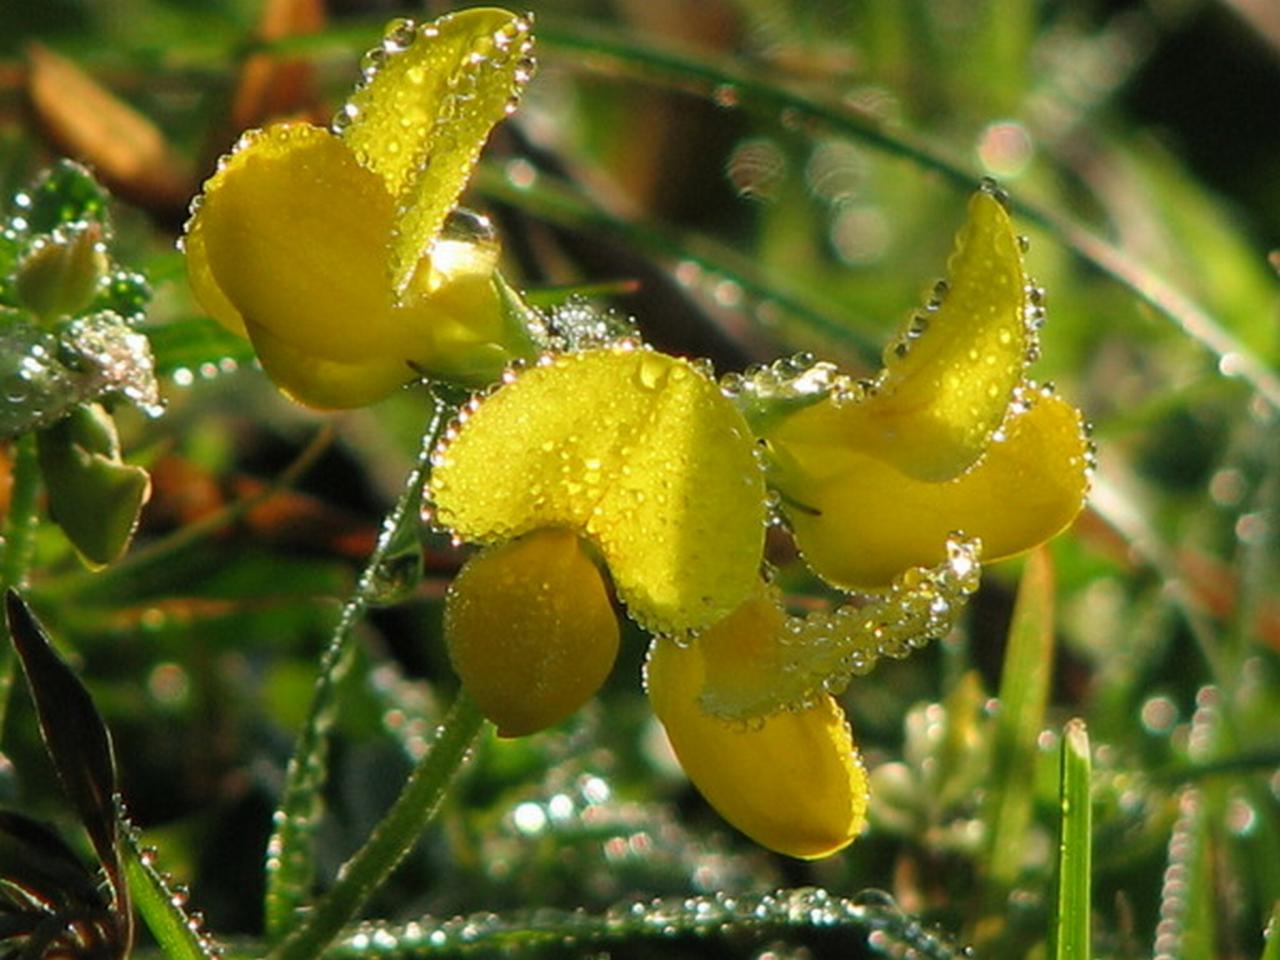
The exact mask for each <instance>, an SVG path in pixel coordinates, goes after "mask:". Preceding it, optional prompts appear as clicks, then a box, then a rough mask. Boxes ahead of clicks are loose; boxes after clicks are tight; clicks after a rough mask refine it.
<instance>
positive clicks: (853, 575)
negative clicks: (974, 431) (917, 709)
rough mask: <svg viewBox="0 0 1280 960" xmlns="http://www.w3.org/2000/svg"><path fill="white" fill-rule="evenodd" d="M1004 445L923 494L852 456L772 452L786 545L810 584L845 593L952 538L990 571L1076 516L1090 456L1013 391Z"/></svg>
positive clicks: (1046, 402)
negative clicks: (812, 576) (976, 547)
mask: <svg viewBox="0 0 1280 960" xmlns="http://www.w3.org/2000/svg"><path fill="white" fill-rule="evenodd" d="M1019 397H1020V398H1022V401H1021V402H1018V403H1015V404H1014V407H1013V411H1014V412H1013V413H1012V414H1011V415H1010V417H1009V419H1008V420H1007V421H1006V422H1005V424H1004V426H1003V428H1002V431H1003V434H1004V439H1003V440H999V441H998V442H993V443H991V444H990V446H989V447H988V449H987V453H986V456H985V457H984V458H983V459H982V460H980V461H979V462H978V464H977V465H976V466H975V467H973V469H971V470H970V471H969V472H967V473H965V474H963V475H961V476H959V477H957V478H956V479H954V480H949V481H945V482H942V483H928V482H925V481H921V480H918V479H915V478H913V477H911V476H908V475H906V474H904V473H902V472H900V471H898V470H897V469H895V468H894V467H893V466H891V465H890V464H888V463H886V462H885V461H883V460H880V459H878V458H876V457H874V456H871V455H868V454H865V453H863V452H861V451H858V450H854V449H847V448H843V447H834V448H833V447H832V446H831V445H823V444H814V445H810V444H785V445H782V444H780V445H778V446H776V447H775V448H774V453H775V455H776V461H777V463H778V471H777V476H776V480H777V485H778V487H779V488H780V489H781V490H782V492H783V496H784V507H785V509H786V512H787V518H788V520H789V521H790V523H791V527H792V530H793V532H794V534H795V539H796V543H797V544H798V546H799V547H800V551H801V553H802V554H803V555H804V558H805V559H806V560H807V561H808V563H809V565H810V566H811V567H812V568H813V569H814V571H815V572H817V573H818V574H819V575H820V576H822V577H823V578H825V579H826V580H828V581H829V582H831V583H833V584H836V585H837V586H841V587H844V588H846V589H858V588H866V587H878V586H883V585H884V584H887V583H889V581H890V580H891V579H892V578H893V577H894V576H895V575H896V574H898V573H899V572H901V571H903V570H905V569H907V568H908V567H913V566H932V565H934V564H937V563H941V562H942V561H943V560H944V559H945V549H944V546H943V545H944V542H945V540H946V538H947V536H948V534H950V533H951V532H953V531H957V530H959V531H963V532H964V533H965V534H967V535H969V536H973V537H978V538H979V539H981V541H982V553H983V557H984V559H985V560H988V561H990V560H997V559H1000V558H1001V557H1007V556H1010V555H1012V554H1015V553H1020V552H1022V551H1023V550H1028V549H1030V548H1031V547H1033V546H1035V545H1036V544H1038V543H1042V542H1044V541H1045V540H1047V539H1049V538H1050V537H1052V536H1053V535H1054V534H1056V533H1058V532H1059V531H1061V530H1062V529H1063V528H1065V527H1066V526H1067V525H1068V524H1069V523H1070V522H1071V521H1072V520H1073V519H1074V518H1075V516H1076V514H1077V513H1079V512H1080V508H1081V507H1082V506H1083V504H1084V496H1085V493H1086V491H1087V489H1088V484H1089V465H1090V458H1091V454H1090V446H1089V442H1088V439H1087V438H1086V436H1085V434H1084V424H1083V422H1082V419H1081V416H1080V412H1079V411H1078V410H1076V409H1075V408H1074V407H1072V406H1071V405H1070V404H1068V403H1066V402H1065V401H1063V400H1061V399H1059V398H1058V397H1056V396H1044V395H1041V394H1036V393H1032V392H1031V391H1030V390H1023V391H1021V392H1020V393H1019Z"/></svg>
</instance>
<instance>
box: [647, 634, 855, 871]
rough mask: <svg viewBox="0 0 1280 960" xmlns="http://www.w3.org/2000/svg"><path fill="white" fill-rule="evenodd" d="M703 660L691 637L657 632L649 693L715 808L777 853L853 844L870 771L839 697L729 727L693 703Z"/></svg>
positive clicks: (801, 853) (826, 850)
mask: <svg viewBox="0 0 1280 960" xmlns="http://www.w3.org/2000/svg"><path fill="white" fill-rule="evenodd" d="M708 668H709V664H707V663H706V662H705V660H704V655H703V652H702V651H701V649H700V648H699V646H698V644H697V643H694V644H693V645H692V646H691V647H689V648H687V649H682V648H680V647H678V646H676V645H675V644H674V643H672V642H671V641H670V640H661V639H660V640H657V641H655V642H654V645H653V647H652V648H651V649H650V652H649V661H648V664H647V671H646V677H647V683H648V689H649V698H650V700H651V701H652V702H653V709H654V712H655V713H656V714H657V715H658V719H659V720H661V721H662V724H663V726H664V727H665V728H666V731H667V736H668V738H669V739H670V740H671V745H672V747H673V748H674V750H675V752H676V756H677V757H678V758H679V759H680V763H681V765H682V766H683V767H684V769H685V772H686V773H687V774H688V775H689V779H690V780H692V781H693V783H694V785H695V786H697V788H698V789H699V790H700V791H701V792H702V794H703V796H705V797H706V798H707V800H708V802H709V803H710V804H711V805H712V806H713V807H715V808H716V810H717V811H718V812H719V813H720V815H721V816H723V817H724V818H725V819H726V820H728V821H729V822H730V823H732V824H733V825H734V826H735V827H737V828H738V829H739V830H741V831H742V832H743V833H745V834H746V835H747V836H749V837H751V838H752V839H753V840H755V841H756V842H757V843H760V844H763V845H764V846H766V847H769V848H770V849H773V850H777V851H778V852H779V853H785V854H788V855H789V856H793V857H799V858H802V859H815V858H818V857H825V856H828V855H829V854H832V853H835V852H836V851H838V850H840V849H842V848H843V847H845V846H847V845H848V844H849V843H851V842H852V841H853V839H854V838H855V837H856V836H857V835H858V834H859V833H860V832H861V831H862V828H863V827H864V825H865V823H866V808H867V778H866V772H865V770H864V769H863V767H862V763H861V760H860V759H859V757H858V752H857V749H856V748H855V747H854V745H853V739H852V736H851V734H850V732H849V725H848V723H847V722H846V720H845V717H844V713H843V711H841V709H840V707H839V706H838V705H837V704H836V702H835V700H834V699H833V698H831V697H829V696H824V697H823V698H822V699H821V700H820V701H819V703H818V704H817V705H816V706H813V707H810V708H809V709H806V710H802V711H798V712H795V713H783V714H778V715H776V716H772V717H769V718H767V719H766V720H764V721H763V723H762V724H761V725H760V726H758V727H754V728H748V727H746V726H745V725H732V724H729V723H727V722H725V721H723V720H720V719H718V718H715V717H711V716H708V715H707V714H705V713H703V711H702V709H701V708H700V707H699V705H698V693H699V691H700V690H701V689H702V686H703V682H704V679H705V675H706V670H707V669H708Z"/></svg>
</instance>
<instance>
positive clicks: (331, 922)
mask: <svg viewBox="0 0 1280 960" xmlns="http://www.w3.org/2000/svg"><path fill="white" fill-rule="evenodd" d="M483 725H484V716H483V715H482V714H481V713H480V709H479V707H477V706H476V704H475V701H473V700H472V699H471V698H470V697H469V696H467V694H466V692H465V691H463V692H461V693H459V694H458V699H457V700H455V701H454V704H453V707H452V709H451V710H450V711H449V714H448V716H446V717H445V719H444V723H443V724H442V725H441V726H440V729H439V731H438V734H437V737H436V740H435V742H434V743H433V744H432V746H431V750H430V751H428V753H427V754H426V756H424V757H423V758H422V762H421V763H419V764H418V767H417V768H416V769H415V770H414V771H413V773H412V774H411V775H410V776H409V779H408V780H407V781H406V782H405V785H404V788H403V789H402V790H401V791H400V796H399V797H397V798H396V802H395V803H394V804H393V805H392V807H391V809H390V810H389V811H388V812H387V815H386V817H384V818H383V820H382V822H381V823H379V824H378V826H377V827H376V828H374V831H373V833H372V834H370V836H369V839H368V841H366V843H365V845H364V846H363V847H361V848H360V849H359V850H358V851H357V852H356V853H355V855H354V856H352V857H351V859H350V860H348V861H347V862H346V863H344V864H343V865H342V868H341V869H340V870H339V871H338V878H337V880H336V881H335V883H334V885H333V886H332V887H331V888H330V889H329V891H328V892H327V893H326V894H325V895H324V896H323V897H322V898H321V899H320V901H319V902H318V903H316V905H315V908H314V909H313V910H312V911H311V912H310V913H309V914H308V915H307V919H306V921H305V922H303V924H302V925H301V926H299V927H298V928H297V929H296V930H294V931H293V932H292V933H291V934H290V935H289V936H288V937H286V938H285V940H284V941H283V942H282V943H281V944H280V945H279V946H278V947H277V948H276V949H275V950H273V951H272V952H271V953H269V954H268V955H267V960H314V958H315V957H318V956H320V954H321V953H322V952H323V951H324V950H325V949H326V948H327V947H328V946H329V944H330V943H331V942H333V940H334V938H335V937H337V935H338V934H339V933H340V932H341V930H342V928H343V927H344V926H345V925H346V924H347V923H348V922H349V921H350V920H351V918H352V917H354V916H355V913H356V911H357V910H359V909H360V906H361V905H362V904H363V903H364V902H365V901H366V900H367V899H368V898H369V895H370V894H372V893H373V892H374V891H375V890H376V889H377V888H378V887H379V886H380V885H381V884H382V882H383V881H384V880H386V878H387V877H388V876H389V875H390V874H391V871H392V870H394V869H395V867H396V865H397V864H399V863H400V861H401V860H403V859H404V857H405V854H407V853H408V852H409V851H410V850H411V849H412V848H413V845H414V844H415V843H416V842H417V841H418V838H419V837H420V836H421V834H422V831H423V829H424V828H425V827H426V825H427V824H428V823H429V822H430V821H431V818H432V817H433V816H435V813H436V811H437V810H438V809H439V807H440V801H441V800H442V799H443V798H444V795H445V791H446V790H447V789H448V786H449V784H450V783H451V782H452V780H453V776H454V774H455V773H457V771H458V768H459V767H461V766H462V762H463V760H464V759H466V756H467V753H468V751H469V750H470V749H471V745H472V743H474V742H475V738H476V736H477V734H479V732H480V730H481V728H482V727H483Z"/></svg>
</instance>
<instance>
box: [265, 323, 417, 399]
mask: <svg viewBox="0 0 1280 960" xmlns="http://www.w3.org/2000/svg"><path fill="white" fill-rule="evenodd" d="M247 333H248V336H249V340H250V341H251V342H252V343H253V349H254V352H255V353H256V354H257V355H258V360H259V361H260V362H261V363H262V369H263V370H265V371H266V372H267V376H269V377H270V378H271V379H272V380H273V381H274V382H275V384H276V386H277V387H279V388H280V390H282V391H283V392H284V393H285V395H286V396H288V397H289V398H290V399H291V400H295V401H297V402H298V403H301V404H304V405H306V406H308V407H315V408H316V409H319V410H344V409H350V408H353V407H363V406H365V405H367V404H370V403H376V402H377V401H379V400H381V399H383V398H384V397H386V396H388V395H389V394H391V393H392V392H394V391H395V390H396V389H397V388H399V387H401V386H403V385H404V383H405V382H406V380H408V379H409V375H407V374H406V366H405V363H404V362H403V361H402V360H398V359H383V358H379V357H374V358H371V359H367V360H362V361H358V362H354V363H343V362H342V361H341V360H330V359H328V358H326V357H319V356H316V355H314V354H311V353H308V352H307V351H306V350H305V349H299V348H298V347H295V346H293V345H292V344H290V343H289V342H287V341H285V340H282V339H280V338H279V337H277V336H275V335H274V334H273V333H272V332H271V330H269V329H268V328H266V327H261V326H258V325H257V324H251V325H250V326H249V327H248V330H247Z"/></svg>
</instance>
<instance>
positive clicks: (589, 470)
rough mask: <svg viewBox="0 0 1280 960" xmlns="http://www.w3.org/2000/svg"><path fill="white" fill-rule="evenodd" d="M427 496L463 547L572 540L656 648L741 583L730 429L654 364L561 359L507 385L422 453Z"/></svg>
mask: <svg viewBox="0 0 1280 960" xmlns="http://www.w3.org/2000/svg"><path fill="white" fill-rule="evenodd" d="M431 491H432V499H433V501H434V503H435V506H436V510H437V519H438V520H439V521H440V522H441V523H442V524H444V525H445V526H447V527H449V528H451V529H452V530H453V531H454V532H455V533H456V534H457V535H458V536H460V537H462V538H463V539H466V540H470V541H473V542H479V543H495V542H500V541H502V540H506V539H508V538H510V537H512V536H516V535H519V534H521V533H524V532H526V531H528V530H533V529H535V528H538V527H546V526H563V527H567V528H569V529H572V530H574V531H576V532H578V533H581V534H583V535H584V536H586V537H588V538H589V539H591V540H592V541H593V542H594V543H595V544H596V546H597V547H598V548H599V550H600V552H601V553H602V554H603V556H604V558H605V561H606V562H607V564H608V567H609V572H610V573H611V575H612V577H613V581H614V586H615V587H616V589H617V591H618V595H619V596H620V597H621V598H622V599H623V600H624V601H625V602H626V604H627V606H628V608H629V609H630V611H631V613H632V614H633V616H635V618H636V619H637V620H638V621H640V623H641V624H642V625H644V626H647V627H649V628H650V629H652V630H654V631H657V632H679V631H684V630H690V629H695V628H698V627H703V626H707V625H708V624H710V623H713V622H714V621H716V620H718V619H719V618H720V617H722V616H724V615H725V614H727V613H729V612H730V611H732V610H733V609H734V608H735V607H737V606H738V604H739V603H741V602H742V601H743V600H744V599H745V598H746V596H747V595H748V594H749V593H750V592H751V590H752V589H753V588H754V584H755V581H756V579H757V573H758V568H759V565H760V558H761V551H762V549H763V544H764V520H765V507H764V486H763V480H762V477H761V472H760V469H759V467H758V466H757V463H756V459H755V455H754V441H753V439H752V437H751V435H750V432H749V430H748V429H747V426H746V423H745V422H744V421H743V419H742V416H741V415H740V414H739V413H738V412H737V410H735V409H734V408H733V406H732V405H731V404H730V403H729V402H728V401H727V400H726V399H725V398H724V396H723V395H722V394H721V393H720V390H719V388H718V387H717V386H716V384H715V383H713V382H712V381H711V380H709V379H708V378H707V377H705V376H704V375H702V374H701V373H699V372H698V371H697V370H696V369H694V368H693V367H692V366H691V365H690V364H689V363H687V362H686V361H684V360H680V359H677V358H675V357H669V356H666V355H665V354H661V353H656V352H654V351H650V350H643V349H637V350H627V349H609V350H596V351H589V352H584V353H573V354H561V355H559V356H556V357H555V358H554V359H551V360H549V362H547V363H546V364H543V365H539V366H536V367H533V368H530V369H528V370H526V371H525V372H523V373H521V374H520V375H519V376H518V377H517V378H516V379H515V381H514V382H512V383H508V384H506V385H504V386H503V387H502V388H501V389H499V390H498V391H496V392H495V393H493V394H492V395H490V396H489V397H487V398H485V399H483V400H481V401H479V404H478V407H477V408H476V409H475V410H474V412H472V413H470V414H469V415H468V416H467V418H466V420H465V422H464V423H462V425H461V427H460V428H459V429H458V432H457V435H456V437H455V438H454V439H453V440H452V441H451V442H449V443H448V444H447V446H445V447H444V448H442V450H441V451H440V452H439V453H438V455H437V457H436V466H435V469H434V470H433V473H432V480H431Z"/></svg>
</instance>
